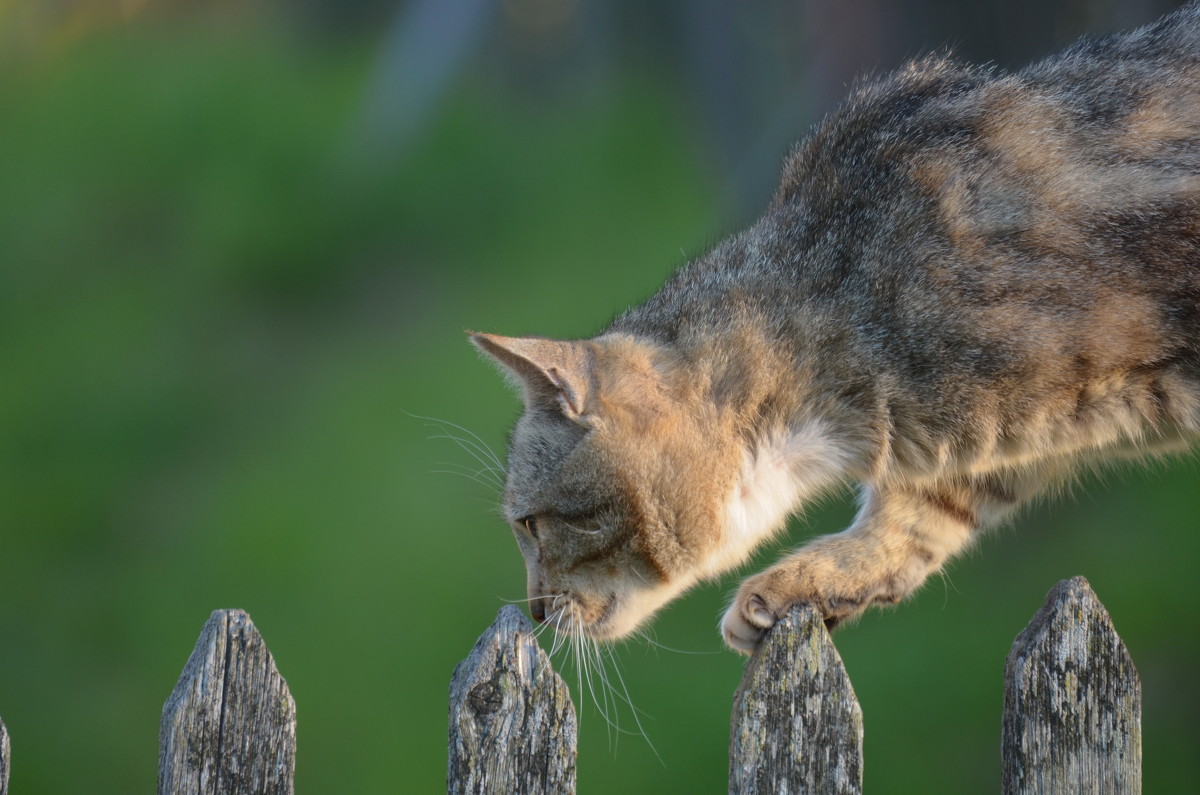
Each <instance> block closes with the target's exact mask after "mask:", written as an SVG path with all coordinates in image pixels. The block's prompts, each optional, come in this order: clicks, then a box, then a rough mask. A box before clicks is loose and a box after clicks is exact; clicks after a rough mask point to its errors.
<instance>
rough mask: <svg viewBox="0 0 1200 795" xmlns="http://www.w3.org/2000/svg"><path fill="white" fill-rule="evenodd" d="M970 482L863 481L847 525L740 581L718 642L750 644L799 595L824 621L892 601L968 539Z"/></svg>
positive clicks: (979, 497) (974, 500) (977, 495)
mask: <svg viewBox="0 0 1200 795" xmlns="http://www.w3.org/2000/svg"><path fill="white" fill-rule="evenodd" d="M975 486H977V484H956V485H953V486H949V485H938V486H930V487H927V488H910V489H903V490H901V489H892V490H876V489H871V488H868V489H867V491H866V494H865V497H866V499H865V500H864V503H863V508H862V511H861V512H860V513H859V515H858V517H857V518H856V519H855V521H854V523H853V524H852V525H851V526H850V528H849V529H847V530H846V531H844V532H842V533H838V534H836V535H829V536H822V537H820V538H816V539H814V540H813V541H811V542H809V543H808V544H806V545H805V546H803V547H801V548H800V549H799V550H797V551H796V552H794V553H792V554H791V555H789V556H788V557H786V558H784V559H783V560H781V561H780V562H779V563H777V564H775V565H774V566H772V567H771V568H769V569H767V570H766V571H764V572H762V573H760V574H756V575H754V576H753V577H750V578H749V579H747V580H746V581H745V582H743V583H742V585H741V587H740V588H739V589H738V593H737V596H736V597H735V598H734V600H733V604H732V605H730V607H729V610H728V611H727V612H726V613H725V617H724V619H722V621H721V631H722V634H723V635H724V636H725V642H726V643H728V644H729V646H730V647H732V648H733V649H735V650H738V651H742V652H747V653H748V652H751V651H753V650H754V648H755V647H756V646H757V645H758V642H759V640H760V639H761V638H762V636H763V633H765V632H766V631H767V630H768V629H770V628H771V626H772V625H773V624H774V623H775V621H776V620H778V619H779V618H780V617H781V616H783V614H784V613H786V612H787V610H788V609H789V608H790V607H791V606H793V605H795V604H798V603H800V602H808V603H810V604H812V605H814V606H815V607H816V608H817V609H818V610H820V611H821V612H822V614H824V616H825V620H826V623H827V624H829V625H830V626H832V625H833V624H836V623H837V622H839V621H843V620H845V619H847V618H852V617H854V616H856V615H857V614H859V613H861V612H862V611H863V610H864V609H866V608H867V607H868V606H869V605H871V604H876V603H883V604H893V603H895V602H899V601H900V600H901V599H903V598H904V597H906V596H908V595H909V594H910V593H912V592H913V591H914V590H916V588H917V587H918V586H920V585H921V583H923V582H924V581H925V578H926V577H928V576H929V575H930V574H931V573H933V572H934V571H937V569H938V568H940V567H941V565H942V564H943V563H944V562H945V561H946V559H947V558H949V557H950V556H951V555H953V554H954V553H956V552H958V551H959V550H961V549H962V548H963V547H964V546H966V545H967V543H968V542H969V541H970V540H971V537H972V535H973V533H974V531H975V529H976V528H977V527H978V526H979V524H980V509H981V508H984V507H985V506H984V505H983V504H982V503H983V502H984V496H985V495H983V494H981V492H980V490H979V489H978V488H977V487H975ZM988 513H994V511H988ZM986 518H991V517H990V516H989V517H986Z"/></svg>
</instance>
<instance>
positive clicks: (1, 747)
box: [0, 719, 12, 795]
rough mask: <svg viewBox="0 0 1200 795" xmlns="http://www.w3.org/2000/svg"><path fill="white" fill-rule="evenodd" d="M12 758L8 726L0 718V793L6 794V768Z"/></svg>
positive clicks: (7, 768)
mask: <svg viewBox="0 0 1200 795" xmlns="http://www.w3.org/2000/svg"><path fill="white" fill-rule="evenodd" d="M11 759H12V747H11V746H10V745H9V742H8V727H6V726H5V725H4V721H3V719H0V795H8V770H9V764H10V761H11Z"/></svg>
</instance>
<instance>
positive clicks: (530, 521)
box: [521, 516, 538, 538]
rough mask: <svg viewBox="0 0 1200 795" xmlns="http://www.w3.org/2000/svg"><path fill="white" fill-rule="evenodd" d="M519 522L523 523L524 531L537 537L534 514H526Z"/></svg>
mask: <svg viewBox="0 0 1200 795" xmlns="http://www.w3.org/2000/svg"><path fill="white" fill-rule="evenodd" d="M521 524H523V525H525V530H526V532H528V533H529V535H531V536H533V537H534V538H537V537H538V526H537V517H536V516H526V517H525V518H524V519H522V520H521Z"/></svg>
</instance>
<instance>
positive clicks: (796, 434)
mask: <svg viewBox="0 0 1200 795" xmlns="http://www.w3.org/2000/svg"><path fill="white" fill-rule="evenodd" d="M849 460H850V451H849V450H848V449H846V448H845V446H844V445H841V444H839V443H838V441H837V440H836V439H835V438H834V436H833V435H832V434H831V433H830V432H829V430H828V428H827V426H826V425H825V423H823V422H820V421H817V420H814V421H810V422H806V423H804V424H801V425H799V426H797V427H792V428H788V429H784V430H781V431H779V432H776V433H773V434H771V435H769V436H767V437H766V438H764V439H762V440H760V441H759V442H758V443H756V444H754V445H753V446H751V447H747V448H746V449H744V450H743V451H742V460H741V466H740V468H739V471H738V476H737V480H736V482H735V484H734V488H733V491H732V493H731V494H730V495H729V496H728V498H727V502H726V511H725V517H726V524H725V528H724V533H723V535H722V543H721V549H720V551H719V557H718V559H717V560H716V561H714V563H716V564H718V565H719V564H724V565H726V566H727V565H731V564H735V563H736V562H740V561H741V560H743V559H745V557H746V556H747V555H749V553H750V551H751V550H752V549H753V548H754V547H755V546H757V545H758V543H759V542H761V541H762V540H763V538H764V537H765V536H768V535H770V534H771V533H774V532H775V531H776V530H778V529H780V528H781V527H782V526H783V524H784V522H785V521H786V520H787V518H788V515H789V514H791V513H792V512H793V511H794V510H796V508H797V507H798V506H799V504H800V503H801V502H802V501H803V500H805V499H806V498H808V497H811V496H813V495H815V494H816V493H818V492H820V491H822V490H824V489H826V488H828V487H829V486H831V485H833V484H834V483H836V482H837V481H838V480H840V479H842V478H843V477H844V476H845V472H846V468H847V465H848V463H849Z"/></svg>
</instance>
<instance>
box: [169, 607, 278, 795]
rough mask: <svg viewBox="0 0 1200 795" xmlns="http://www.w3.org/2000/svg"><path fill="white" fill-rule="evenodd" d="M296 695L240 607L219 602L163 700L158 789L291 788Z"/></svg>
mask: <svg viewBox="0 0 1200 795" xmlns="http://www.w3.org/2000/svg"><path fill="white" fill-rule="evenodd" d="M295 767H296V702H295V701H293V700H292V696H291V693H289V692H288V688H287V682H285V681H284V679H283V677H282V676H280V675H279V671H278V670H277V669H276V668H275V660H274V659H273V658H272V657H271V652H270V651H268V650H267V645H266V643H264V642H263V639H262V636H261V635H259V633H258V630H257V629H256V628H255V626H254V622H252V621H251V620H250V616H249V615H247V614H246V613H245V612H243V611H241V610H217V611H214V612H213V614H212V616H211V617H210V618H209V619H208V622H207V623H205V625H204V628H203V629H202V630H201V631H200V639H199V640H197V641H196V648H195V649H194V650H193V651H192V656H191V657H190V658H189V659H188V661H187V665H186V666H184V669H183V673H182V674H181V675H180V677H179V682H178V683H177V684H176V685H175V689H174V690H173V691H172V692H171V695H170V697H169V698H168V699H167V701H166V703H165V704H164V705H163V716H162V728H161V731H160V734H159V758H158V792H159V795H201V793H204V794H205V795H208V793H220V795H292V793H293V791H294V789H293V788H294V783H293V779H294V776H295Z"/></svg>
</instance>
